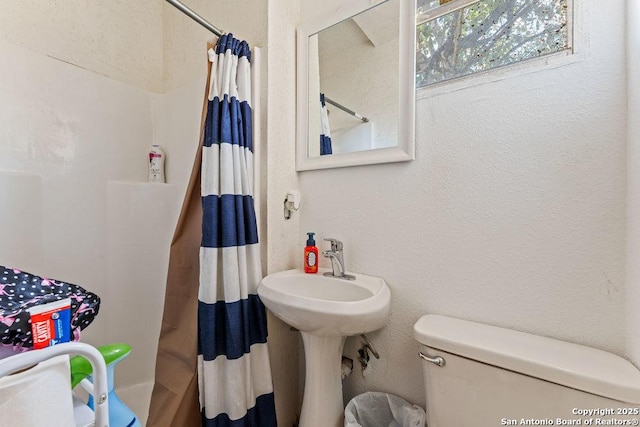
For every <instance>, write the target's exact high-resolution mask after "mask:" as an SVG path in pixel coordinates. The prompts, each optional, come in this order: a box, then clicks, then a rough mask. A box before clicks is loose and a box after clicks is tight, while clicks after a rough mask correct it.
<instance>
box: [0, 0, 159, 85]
mask: <svg viewBox="0 0 640 427" xmlns="http://www.w3.org/2000/svg"><path fill="white" fill-rule="evenodd" d="M162 3H164V2H163V1H161V0H139V1H135V2H131V1H127V0H93V1H89V2H88V1H83V0H65V1H42V0H21V1H12V0H2V1H0V39H4V40H7V41H9V42H11V43H14V44H17V45H19V46H22V47H25V48H27V49H30V50H33V51H36V52H39V53H41V54H44V55H47V56H51V57H54V58H57V59H60V60H62V61H65V62H69V63H71V64H73V65H76V66H78V67H80V68H85V69H87V70H90V71H93V72H95V73H98V74H102V75H104V76H107V77H110V78H112V79H115V80H119V81H121V82H125V83H129V84H132V85H134V86H138V87H141V88H144V89H147V90H150V91H156V92H159V91H160V90H161V83H162V81H161V77H162V9H161V5H162Z"/></svg>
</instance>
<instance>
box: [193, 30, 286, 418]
mask: <svg viewBox="0 0 640 427" xmlns="http://www.w3.org/2000/svg"><path fill="white" fill-rule="evenodd" d="M209 60H210V61H211V62H212V69H211V79H210V82H209V96H208V106H207V116H206V122H205V130H204V143H203V145H204V146H203V150H202V170H201V180H202V181H201V189H202V209H203V212H202V213H203V220H202V244H201V248H200V287H199V292H198V385H199V392H200V407H201V410H202V425H203V426H206V427H214V426H215V427H220V426H233V427H236V426H237V427H240V426H242V427H249V426H251V427H252V426H276V417H275V409H274V399H273V383H272V381H271V367H270V364H269V354H268V349H267V325H266V312H265V308H264V306H263V305H262V303H261V302H260V299H259V298H258V295H257V286H258V283H259V282H260V280H261V279H262V271H261V264H260V247H259V244H258V232H257V225H256V217H255V210H254V201H253V142H252V129H251V126H252V123H251V122H252V120H251V104H250V102H251V71H250V67H251V66H250V60H251V51H250V49H249V45H248V44H247V43H246V42H245V41H242V42H241V41H239V40H237V39H235V38H233V35H231V34H228V35H224V36H222V37H221V38H220V40H219V41H218V44H217V46H216V50H215V52H213V50H212V49H211V50H210V51H209Z"/></svg>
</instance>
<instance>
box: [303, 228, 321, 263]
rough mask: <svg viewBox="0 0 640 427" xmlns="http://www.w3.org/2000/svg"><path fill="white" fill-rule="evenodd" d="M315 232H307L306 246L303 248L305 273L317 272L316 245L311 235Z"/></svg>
mask: <svg viewBox="0 0 640 427" xmlns="http://www.w3.org/2000/svg"><path fill="white" fill-rule="evenodd" d="M315 234H316V233H312V232H309V233H307V236H308V237H307V246H306V247H305V248H304V272H305V273H317V272H318V247H317V246H316V241H315V240H314V239H313V236H314V235H315Z"/></svg>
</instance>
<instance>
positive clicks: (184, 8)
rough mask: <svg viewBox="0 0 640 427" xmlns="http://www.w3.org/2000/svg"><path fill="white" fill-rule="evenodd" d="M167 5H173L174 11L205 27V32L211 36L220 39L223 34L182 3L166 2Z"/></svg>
mask: <svg viewBox="0 0 640 427" xmlns="http://www.w3.org/2000/svg"><path fill="white" fill-rule="evenodd" d="M167 3H170V4H171V5H173V6H174V7H175V8H176V9H178V10H180V11H182V12H183V13H184V14H185V15H187V16H188V17H189V18H191V19H193V20H194V21H196V22H197V23H198V24H200V25H202V26H203V27H205V28H206V29H207V30H209V31H211V32H212V33H213V34H215V35H216V36H218V37H221V36H222V35H223V34H224V31H222V30H221V29H219V28H218V27H216V26H215V25H213V24H211V23H210V22H208V21H207V20H205V19H204V18H203V17H202V16H200V15H198V14H197V13H195V12H194V11H193V10H191V9H189V8H188V7H187V6H185V5H184V4H183V3H182V2H180V1H178V0H167Z"/></svg>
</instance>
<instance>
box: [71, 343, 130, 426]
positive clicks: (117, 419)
mask: <svg viewBox="0 0 640 427" xmlns="http://www.w3.org/2000/svg"><path fill="white" fill-rule="evenodd" d="M98 351H99V352H100V354H102V357H104V361H105V363H106V365H107V381H108V385H109V397H108V402H109V425H110V426H111V427H142V424H140V421H139V420H138V417H136V414H134V413H133V411H132V410H131V409H129V407H128V406H127V405H125V404H124V403H123V402H122V401H121V400H120V399H119V398H118V396H117V395H116V392H115V389H114V386H113V384H114V382H113V377H114V372H115V367H116V365H117V364H118V363H119V362H121V361H122V359H124V358H125V357H127V356H128V355H129V353H131V347H130V346H129V345H128V344H123V343H117V344H108V345H103V346H101V347H98ZM70 365H71V387H72V388H75V387H76V386H77V385H78V384H80V381H82V380H83V379H85V378H89V380H91V374H92V373H93V369H92V368H91V364H90V363H89V361H88V360H87V359H85V358H84V357H82V356H74V357H72V358H71V360H70ZM87 404H88V405H89V407H90V408H91V409H93V398H92V397H89V402H88V403H87Z"/></svg>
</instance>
